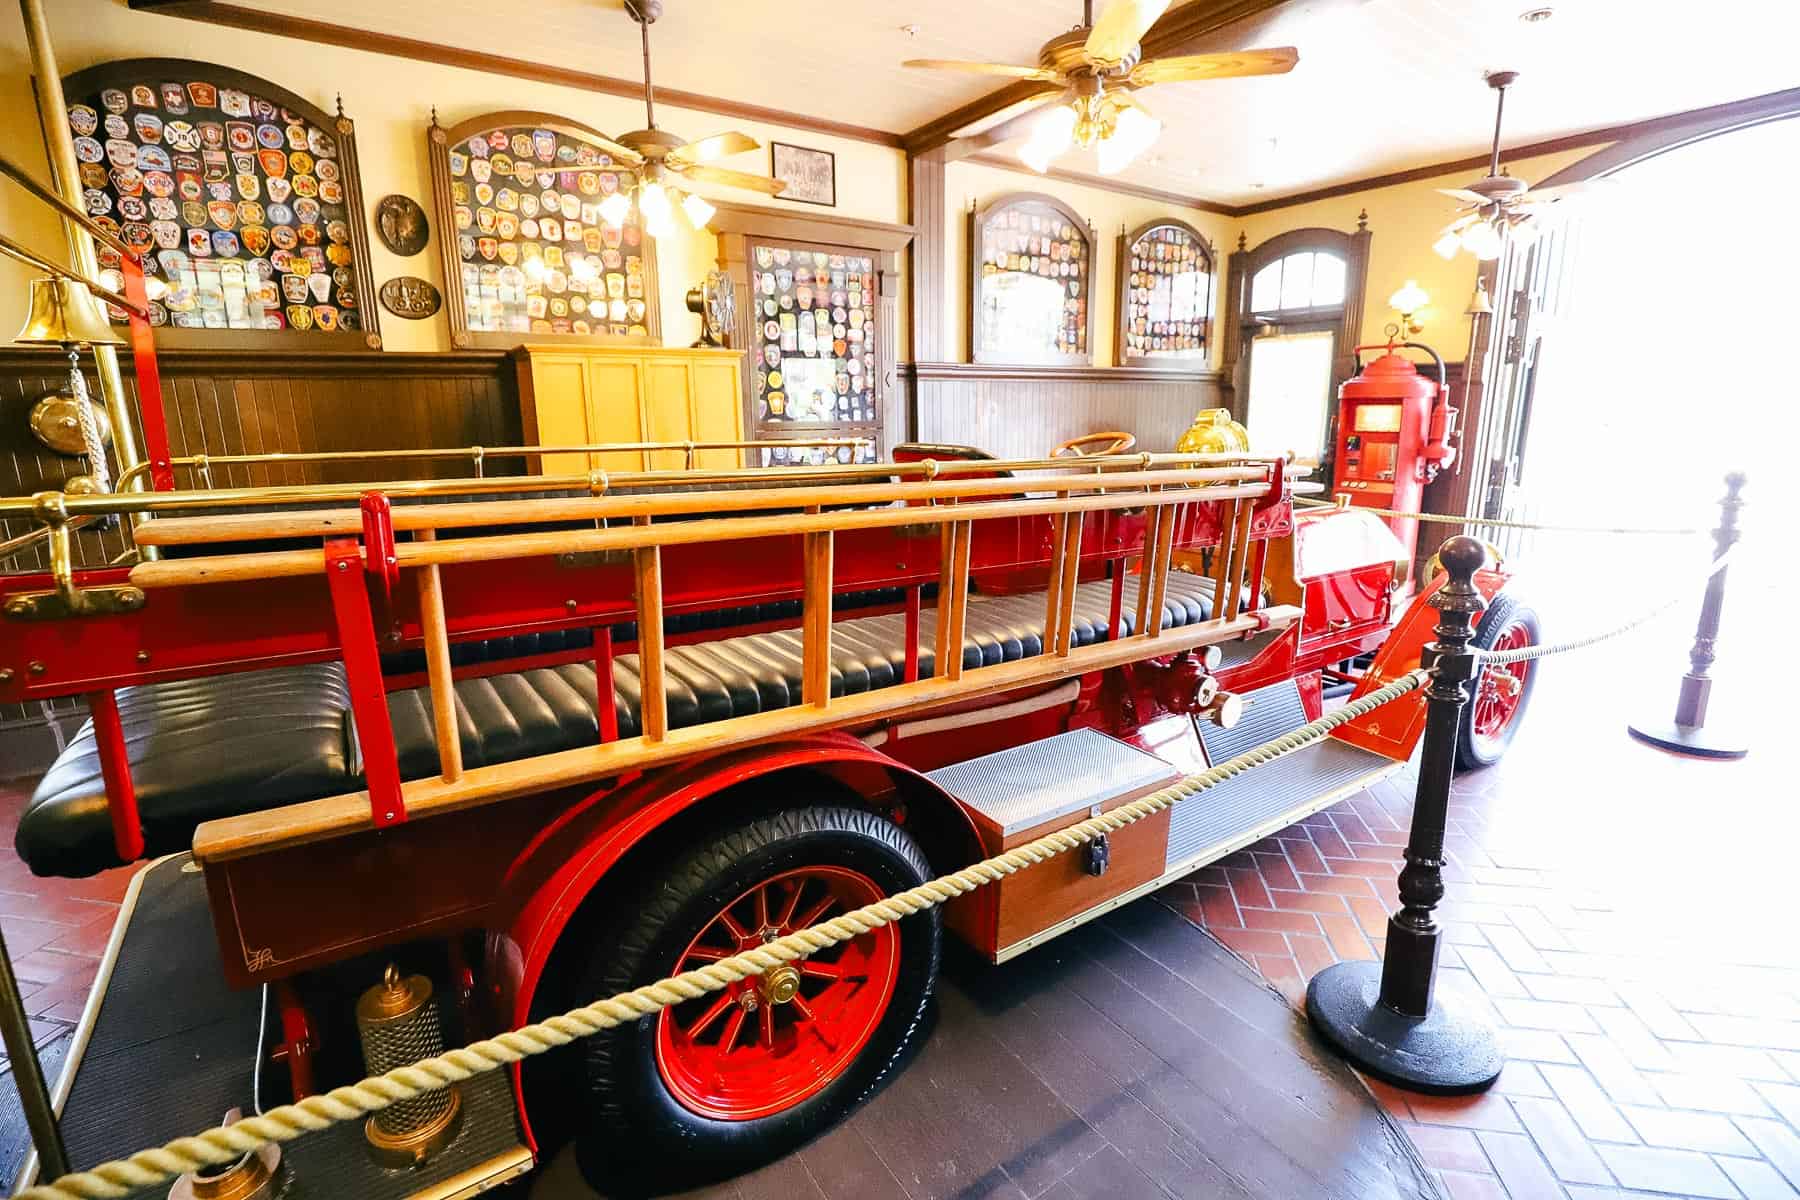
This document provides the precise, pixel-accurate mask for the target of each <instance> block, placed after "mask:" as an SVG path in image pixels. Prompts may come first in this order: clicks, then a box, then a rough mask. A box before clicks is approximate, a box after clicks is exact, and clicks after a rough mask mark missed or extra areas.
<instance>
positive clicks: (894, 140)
mask: <svg viewBox="0 0 1800 1200" xmlns="http://www.w3.org/2000/svg"><path fill="white" fill-rule="evenodd" d="M1240 2H1242V0H1240ZM131 7H133V8H136V9H145V6H144V5H143V4H141V3H139V2H136V0H134V2H133V3H132V5H131ZM146 11H155V12H157V13H160V14H162V15H166V16H171V17H183V18H186V19H187V20H190V21H203V22H205V23H206V24H209V25H223V26H226V27H227V28H231V29H247V30H250V31H251V32H253V33H268V34H273V35H275V36H276V37H287V38H295V39H298V40H300V41H304V42H316V43H318V44H320V45H324V46H342V47H344V48H345V49H347V50H363V51H366V52H368V53H370V54H386V55H390V56H392V57H394V58H410V59H414V60H416V61H418V62H428V63H435V64H437V65H438V66H444V67H460V68H462V69H463V70H468V71H483V72H486V73H487V74H490V75H508V76H511V77H512V78H514V79H529V80H532V81H534V82H537V83H552V84H556V85H558V86H561V87H571V88H579V89H581V90H582V91H587V92H600V93H602V94H603V95H608V96H623V97H625V98H627V99H631V100H641V99H643V96H644V85H643V83H642V82H641V81H639V80H635V79H618V78H615V77H613V76H611V75H596V74H594V73H592V72H589V71H578V70H575V69H574V68H572V67H557V66H551V65H550V64H548V63H538V62H531V61H529V60H527V59H522V58H508V57H506V56H505V55H500V54H489V53H487V52H485V51H481V50H466V49H463V48H462V47H460V46H446V45H444V44H442V43H440V42H428V41H424V40H422V39H420V38H409V37H400V36H398V35H396V34H391V33H377V32H375V31H374V30H369V29H357V28H354V27H352V26H349V25H334V24H332V23H330V22H328V21H316V20H313V19H312V18H310V17H295V16H289V15H287V14H284V13H272V12H263V11H260V10H258V9H251V8H244V7H242V6H241V5H237V4H221V3H217V2H214V3H206V4H200V3H189V4H180V5H158V6H155V7H154V8H150V9H146ZM656 98H657V99H658V100H660V101H662V102H663V103H664V104H667V105H669V106H670V107H672V108H689V109H693V110H695V111H697V112H709V113H717V114H718V115H720V116H725V117H737V118H740V119H742V120H746V121H765V122H767V123H769V124H771V125H785V126H787V127H789V128H790V129H805V130H809V131H811V132H813V133H826V134H831V135H833V136H835V137H842V138H850V139H851V140H853V141H858V142H871V143H873V144H875V145H877V146H887V147H890V148H892V149H896V150H898V149H902V148H904V142H903V141H902V140H901V137H900V135H899V134H897V133H889V132H888V131H887V130H885V129H870V128H869V127H867V126H865V125H852V124H849V123H848V122H845V121H832V120H828V119H826V118H823V117H813V116H808V115H806V114H805V113H797V112H789V111H788V110H786V109H780V108H765V107H764V106H762V105H759V104H745V103H742V102H740V101H737V100H727V99H724V98H723V97H719V96H708V95H704V94H702V93H700V92H684V91H682V90H680V89H679V88H671V87H659V88H657V89H656Z"/></svg>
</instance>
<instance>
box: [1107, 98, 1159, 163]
mask: <svg viewBox="0 0 1800 1200" xmlns="http://www.w3.org/2000/svg"><path fill="white" fill-rule="evenodd" d="M1160 136H1162V122H1161V121H1159V120H1157V119H1156V118H1155V117H1153V116H1151V115H1150V114H1149V113H1147V112H1145V111H1144V110H1143V109H1141V108H1124V109H1121V110H1120V111H1119V115H1118V116H1117V117H1115V118H1113V131H1112V136H1111V137H1109V138H1106V139H1105V140H1104V141H1102V142H1101V143H1100V144H1099V145H1098V146H1097V147H1095V151H1094V153H1095V156H1096V158H1097V160H1098V161H1097V164H1096V165H1097V166H1098V167H1099V168H1100V173H1101V174H1102V175H1116V174H1118V173H1119V172H1120V171H1123V170H1124V169H1125V168H1126V167H1128V166H1130V165H1131V161H1132V160H1133V159H1135V158H1136V157H1137V156H1138V155H1140V154H1142V153H1143V152H1144V151H1146V150H1148V149H1149V148H1150V147H1151V145H1152V144H1154V143H1155V141H1156V139H1157V138H1158V137H1160Z"/></svg>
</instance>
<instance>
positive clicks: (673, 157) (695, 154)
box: [663, 130, 762, 171]
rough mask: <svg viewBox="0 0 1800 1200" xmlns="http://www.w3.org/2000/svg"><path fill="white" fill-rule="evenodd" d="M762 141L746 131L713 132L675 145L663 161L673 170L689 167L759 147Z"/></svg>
mask: <svg viewBox="0 0 1800 1200" xmlns="http://www.w3.org/2000/svg"><path fill="white" fill-rule="evenodd" d="M761 147H762V143H761V142H759V141H757V140H756V139H755V138H753V137H751V136H750V135H749V134H747V133H738V132H737V131H736V130H733V131H732V132H730V133H715V134H713V135H712V136H711V137H703V138H701V139H700V140H699V141H697V142H689V143H688V144H687V145H685V146H677V147H676V148H675V149H673V150H671V151H670V152H669V154H668V156H667V157H665V158H664V159H663V162H665V163H667V164H668V165H669V166H670V167H671V168H673V169H674V170H677V171H679V170H681V169H682V168H684V167H691V166H693V165H694V164H695V163H708V162H712V161H713V160H715V159H720V158H725V157H728V156H730V155H733V154H742V153H744V152H745V151H747V150H758V149H761Z"/></svg>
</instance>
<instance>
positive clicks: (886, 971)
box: [576, 807, 942, 1191]
mask: <svg viewBox="0 0 1800 1200" xmlns="http://www.w3.org/2000/svg"><path fill="white" fill-rule="evenodd" d="M930 877H931V872H930V870H929V867H928V864H927V862H926V859H925V856H924V854H923V853H921V852H920V850H919V848H918V846H917V844H916V843H914V842H913V840H912V838H910V837H909V836H907V834H906V833H905V832H903V831H902V830H901V829H900V828H899V827H898V826H896V825H894V824H893V823H892V822H890V821H887V820H884V819H883V818H881V817H879V816H877V815H875V814H874V813H871V812H867V811H864V810H862V809H857V808H847V807H813V808H799V809H790V810H787V811H783V812H777V813H773V814H770V815H768V816H764V817H760V818H758V819H755V820H752V821H750V822H748V823H746V824H744V825H741V826H738V827H736V828H732V829H729V830H725V831H721V832H718V833H715V834H713V835H711V836H710V837H708V838H707V839H706V840H705V841H704V842H703V843H702V844H701V845H699V846H698V847H697V848H695V849H694V850H692V851H690V852H689V853H687V854H685V855H683V856H681V857H679V858H678V859H677V860H676V861H675V862H673V863H672V864H670V865H669V866H668V867H667V868H666V870H663V869H659V873H658V874H657V875H656V876H655V877H654V878H653V879H652V880H651V881H650V883H649V885H648V886H647V887H646V888H645V889H644V890H642V891H641V892H640V893H639V899H638V900H637V901H636V904H635V907H634V908H632V909H630V910H628V911H624V912H621V913H619V914H617V917H616V920H615V921H612V922H608V924H609V925H610V926H611V930H612V932H611V934H610V936H606V937H602V938H601V939H599V942H598V944H596V945H595V946H594V948H593V951H592V955H591V958H590V959H589V962H588V965H587V966H586V968H585V969H584V970H583V971H582V972H581V979H580V985H581V994H582V995H584V996H589V997H596V996H609V995H613V994H615V993H617V992H621V991H625V990H628V989H630V988H634V987H638V986H641V985H643V984H645V983H649V982H651V981H653V980H656V979H659V978H662V977H663V976H665V975H671V974H675V973H676V972H677V971H680V970H687V969H692V968H693V967H696V966H699V965H702V964H703V963H704V962H705V961H707V960H709V959H715V958H718V957H721V956H723V954H724V953H726V952H730V951H732V950H734V949H735V948H736V945H740V944H745V942H746V936H747V937H748V939H749V940H752V941H753V940H767V937H768V936H769V935H768V934H767V933H765V932H762V931H759V930H758V929H757V928H756V923H757V922H758V921H762V922H763V926H762V930H763V931H767V930H779V931H780V932H791V931H792V930H793V929H795V928H801V927H804V926H805V925H809V924H816V923H817V922H818V921H820V920H824V919H829V917H830V916H831V915H833V914H835V913H841V912H843V911H845V910H847V909H849V908H853V907H857V906H859V905H861V904H864V903H868V902H869V901H870V900H873V899H876V898H878V897H879V896H881V895H890V894H892V893H894V892H898V891H903V890H905V889H907V888H911V887H914V886H917V885H918V884H920V883H923V882H924V881H925V880H926V879H928V878H930ZM941 937H942V918H941V916H940V914H939V912H938V910H936V909H932V910H930V911H927V912H924V913H919V914H917V915H915V916H912V917H909V918H907V919H906V920H905V921H902V922H899V923H896V924H894V925H889V926H886V927H884V928H882V929H879V930H875V931H872V932H871V933H868V934H864V935H863V936H861V937H859V938H856V939H854V940H853V941H851V942H848V943H844V944H842V945H841V946H839V947H834V948H832V949H828V950H824V951H820V952H819V953H818V954H816V955H814V956H812V958H810V959H807V960H804V961H805V962H806V963H807V964H810V966H809V967H808V968H807V969H806V970H805V971H804V973H803V974H802V975H801V976H800V977H799V978H798V980H794V981H792V982H794V985H795V986H796V987H797V988H798V993H797V995H796V996H795V997H793V998H792V999H789V1000H785V1001H783V1000H775V1001H773V1002H771V1001H770V999H769V997H770V996H771V995H778V994H779V990H778V989H773V981H770V982H765V983H763V984H761V985H759V983H758V981H757V980H747V981H745V982H744V983H741V984H737V985H734V986H733V988H732V989H731V990H729V991H727V992H723V993H711V994H709V995H707V996H703V997H701V998H699V999H696V1000H689V1001H686V1002H685V1003H682V1004H679V1005H676V1006H675V1007H674V1008H671V1009H668V1010H666V1011H664V1012H663V1013H660V1014H658V1015H657V1016H654V1017H646V1018H644V1019H643V1020H640V1021H636V1022H633V1023H632V1024H630V1025H624V1026H620V1027H619V1028H617V1029H611V1030H607V1031H605V1032H603V1033H601V1034H598V1035H597V1036H595V1037H592V1038H589V1039H587V1040H586V1042H585V1043H584V1044H583V1045H584V1047H585V1053H584V1057H583V1067H584V1075H585V1089H584V1090H585V1096H584V1099H585V1104H584V1105H583V1108H584V1112H583V1113H582V1115H581V1116H580V1117H579V1118H578V1120H579V1121H580V1124H581V1129H580V1131H579V1133H578V1134H577V1145H576V1149H577V1156H578V1159H579V1161H580V1164H581V1168H582V1174H583V1175H585V1176H586V1177H587V1179H588V1181H589V1183H591V1184H593V1185H594V1186H595V1187H596V1188H599V1189H602V1190H605V1189H612V1190H614V1191H616V1190H618V1189H620V1188H621V1187H623V1188H627V1189H629V1188H633V1187H644V1186H646V1185H649V1186H654V1187H655V1188H657V1189H658V1190H661V1189H666V1188H671V1187H675V1186H678V1185H681V1184H686V1183H691V1182H696V1181H699V1180H704V1179H716V1178H720V1177H722V1176H724V1175H727V1174H732V1173H736V1172H738V1171H742V1170H745V1169H748V1168H750V1167H753V1166H756V1165H760V1164H762V1163H764V1162H767V1161H769V1160H771V1159H773V1158H776V1157H778V1156H780V1155H781V1154H784V1153H786V1152H787V1151H789V1150H792V1149H794V1148H795V1147H796V1146H798V1145H800V1144H801V1143H802V1142H805V1141H806V1140H808V1139H809V1138H812V1137H814V1136H816V1135H817V1134H819V1133H821V1132H823V1131H824V1130H826V1129H827V1128H829V1127H830V1126H831V1125H832V1124H834V1123H835V1122H837V1121H839V1120H841V1119H842V1118H843V1117H845V1116H846V1115H848V1114H849V1113H850V1111H851V1110H852V1109H854V1108H855V1107H856V1106H857V1105H858V1104H860V1103H861V1102H862V1101H863V1100H864V1099H866V1098H867V1097H868V1096H870V1095H871V1094H873V1093H874V1091H875V1090H876V1089H877V1088H878V1087H880V1086H881V1084H882V1083H883V1082H884V1081H885V1080H886V1079H887V1077H888V1076H889V1075H890V1074H891V1073H892V1072H893V1071H894V1070H895V1069H896V1067H897V1066H898V1065H899V1064H900V1062H901V1061H902V1060H903V1059H904V1057H905V1054H906V1052H907V1051H908V1049H909V1048H910V1047H911V1045H912V1043H913V1042H914V1041H915V1040H917V1038H918V1037H919V1036H920V1033H921V1030H922V1027H923V1026H922V1022H923V1019H924V1016H925V1012H926V1006H927V1003H928V1001H929V1000H930V997H931V993H932V989H933V986H934V985H935V983H936V979H937V971H938V956H939V950H940V941H941ZM834 971H835V972H836V974H835V975H829V974H827V973H829V972H834ZM765 989H773V990H765ZM728 1037H729V1043H728V1042H727V1038H728Z"/></svg>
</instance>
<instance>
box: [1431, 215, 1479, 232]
mask: <svg viewBox="0 0 1800 1200" xmlns="http://www.w3.org/2000/svg"><path fill="white" fill-rule="evenodd" d="M1479 219H1480V217H1479V216H1478V215H1477V214H1476V213H1465V214H1463V215H1462V216H1460V217H1458V218H1456V220H1454V221H1452V222H1450V223H1449V224H1448V225H1446V226H1444V227H1443V228H1442V229H1440V230H1438V236H1439V237H1443V236H1444V235H1445V234H1446V233H1461V232H1462V231H1463V230H1464V229H1467V228H1468V227H1469V226H1470V225H1471V224H1473V223H1474V222H1475V221H1477V220H1479Z"/></svg>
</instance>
